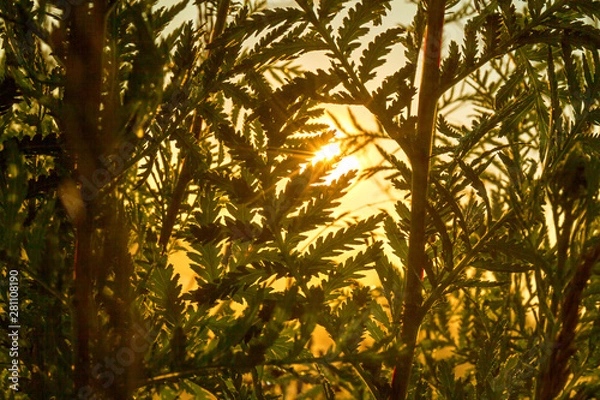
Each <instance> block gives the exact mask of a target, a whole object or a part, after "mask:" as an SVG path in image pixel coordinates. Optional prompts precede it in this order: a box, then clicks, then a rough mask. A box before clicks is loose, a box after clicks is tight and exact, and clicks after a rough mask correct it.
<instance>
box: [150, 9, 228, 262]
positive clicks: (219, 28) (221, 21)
mask: <svg viewBox="0 0 600 400" xmlns="http://www.w3.org/2000/svg"><path fill="white" fill-rule="evenodd" d="M229 6H230V0H221V1H220V2H219V6H218V9H217V16H216V20H215V23H214V25H213V30H212V32H211V35H210V42H211V43H212V42H213V41H214V40H215V39H216V38H217V37H219V35H220V34H221V33H223V30H224V29H225V22H226V21H227V15H228V13H229ZM209 58H210V50H209V51H208V54H207V57H206V59H209ZM217 68H218V66H217ZM213 72H214V74H216V72H217V71H213ZM209 75H211V74H209ZM209 79H210V78H209ZM201 127H202V118H201V117H200V115H199V114H198V112H196V111H195V112H194V122H193V123H192V127H191V133H192V135H194V136H195V138H196V140H198V138H199V137H200V131H201ZM187 158H188V156H187V155H183V160H182V162H181V172H180V173H179V176H178V177H177V183H176V184H175V189H174V191H173V195H172V196H171V201H170V202H169V205H168V207H167V214H166V216H165V220H164V221H163V224H162V229H161V231H160V238H159V244H160V245H161V246H162V248H163V249H164V250H166V248H167V244H168V243H169V239H170V237H171V233H172V232H173V227H174V226H175V222H176V220H177V215H178V214H179V208H180V207H181V204H182V203H183V199H184V196H185V191H186V189H187V187H188V185H189V183H190V181H191V180H192V178H193V170H192V164H190V161H191V160H187Z"/></svg>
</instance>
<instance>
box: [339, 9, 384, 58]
mask: <svg viewBox="0 0 600 400" xmlns="http://www.w3.org/2000/svg"><path fill="white" fill-rule="evenodd" d="M389 3H390V2H389V0H388V1H385V0H384V1H368V0H361V1H359V2H358V3H357V4H356V5H355V6H354V7H353V8H351V9H350V10H349V11H348V15H347V16H346V17H345V18H344V19H343V21H342V26H341V27H340V28H339V29H338V36H339V40H338V46H339V47H340V49H341V50H342V52H343V53H344V54H345V55H350V53H352V51H353V50H354V49H356V48H357V47H359V46H360V45H361V43H360V42H357V40H358V39H360V38H361V37H362V36H364V35H366V34H367V33H368V32H369V27H368V26H367V24H368V23H373V24H374V25H379V24H381V19H382V17H383V16H384V15H385V13H386V12H387V10H389V9H390V4H389Z"/></svg>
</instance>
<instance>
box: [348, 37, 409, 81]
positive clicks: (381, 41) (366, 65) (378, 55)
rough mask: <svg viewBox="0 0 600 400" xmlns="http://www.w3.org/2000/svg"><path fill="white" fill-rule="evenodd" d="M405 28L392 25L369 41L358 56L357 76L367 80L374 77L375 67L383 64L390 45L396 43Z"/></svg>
mask: <svg viewBox="0 0 600 400" xmlns="http://www.w3.org/2000/svg"><path fill="white" fill-rule="evenodd" d="M404 31H405V29H404V28H402V27H394V28H390V29H387V30H386V31H384V32H382V33H380V34H379V35H377V36H376V37H375V39H373V41H371V42H370V43H369V44H368V45H367V48H366V49H365V50H364V51H363V52H362V55H361V57H360V67H359V69H358V73H359V77H360V78H361V80H362V81H363V82H367V81H369V80H371V79H373V78H374V77H375V71H374V70H375V69H376V68H377V67H379V66H381V65H383V64H384V62H385V60H384V59H383V58H384V57H385V56H386V55H388V54H389V52H390V50H391V47H392V46H393V45H394V44H396V43H398V42H399V41H400V39H401V36H400V35H401V34H402V33H404Z"/></svg>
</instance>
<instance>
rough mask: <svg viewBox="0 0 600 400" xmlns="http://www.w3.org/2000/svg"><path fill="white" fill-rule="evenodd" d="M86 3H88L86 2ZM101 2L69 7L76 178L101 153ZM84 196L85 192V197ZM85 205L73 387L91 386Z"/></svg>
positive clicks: (79, 235)
mask: <svg viewBox="0 0 600 400" xmlns="http://www.w3.org/2000/svg"><path fill="white" fill-rule="evenodd" d="M90 3H91V4H90ZM105 13H106V2H105V1H103V0H94V1H92V2H85V3H83V4H81V5H79V6H77V7H74V8H73V13H72V15H71V19H70V21H69V28H70V37H69V45H68V46H69V47H68V53H67V59H66V77H65V95H64V106H63V115H62V117H63V123H64V133H65V137H66V144H67V148H68V150H69V152H70V153H71V155H72V156H73V158H74V159H75V160H76V165H77V173H78V175H79V178H80V180H81V182H88V183H89V182H94V173H95V172H96V171H97V168H98V167H99V165H98V156H99V155H100V154H101V147H100V146H101V144H102V142H101V141H100V134H99V119H98V117H99V111H100V98H101V85H102V49H103V43H104V24H105ZM84 197H85V196H84ZM91 197H92V198H91V199H89V198H86V199H85V200H89V201H88V202H87V204H86V208H87V210H83V211H82V212H80V213H78V215H77V216H76V220H75V241H76V244H75V248H76V252H75V260H74V287H75V293H74V297H73V307H74V333H75V343H76V344H75V349H74V353H73V358H74V360H73V364H74V389H75V393H76V395H78V393H79V392H80V390H83V391H85V390H88V389H89V388H90V378H91V371H90V368H91V356H90V343H91V342H92V340H93V321H94V318H95V315H96V314H95V312H94V307H93V300H92V291H93V275H94V272H93V269H94V267H93V266H94V260H93V252H92V235H93V232H94V223H93V213H92V212H90V209H91V208H93V205H94V203H95V199H94V198H93V197H94V195H92V196H91Z"/></svg>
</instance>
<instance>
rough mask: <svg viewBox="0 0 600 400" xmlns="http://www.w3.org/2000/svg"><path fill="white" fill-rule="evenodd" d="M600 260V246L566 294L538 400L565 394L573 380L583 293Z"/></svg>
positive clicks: (585, 257) (583, 261) (586, 259)
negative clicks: (571, 376) (573, 359)
mask: <svg viewBox="0 0 600 400" xmlns="http://www.w3.org/2000/svg"><path fill="white" fill-rule="evenodd" d="M598 260H600V244H596V246H594V247H593V248H592V249H590V250H588V251H587V252H586V253H585V254H584V255H583V257H582V259H581V262H580V264H579V266H578V267H577V270H576V271H575V274H574V275H573V278H572V279H571V281H570V282H569V285H568V286H567V288H566V291H565V297H564V300H563V303H562V307H561V313H560V324H561V329H560V332H559V334H558V336H557V338H556V341H555V342H554V346H553V348H552V352H551V354H550V355H549V357H548V358H546V359H545V360H544V362H543V365H542V368H541V369H540V375H539V377H538V382H537V388H536V399H538V400H552V399H554V398H555V397H556V396H558V394H559V393H560V392H561V391H562V390H563V388H564V386H565V384H566V383H567V380H568V379H569V373H570V371H569V361H570V360H571V359H572V357H573V355H574V354H575V352H576V349H575V335H576V331H577V325H578V323H579V307H580V305H581V298H582V295H583V290H584V289H585V287H586V285H587V281H588V279H589V278H590V276H591V274H592V268H593V267H594V265H595V264H596V263H597V262H598Z"/></svg>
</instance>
